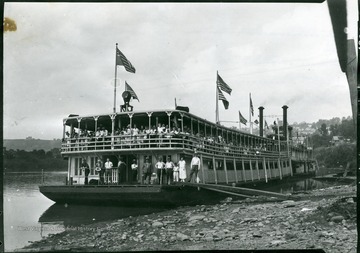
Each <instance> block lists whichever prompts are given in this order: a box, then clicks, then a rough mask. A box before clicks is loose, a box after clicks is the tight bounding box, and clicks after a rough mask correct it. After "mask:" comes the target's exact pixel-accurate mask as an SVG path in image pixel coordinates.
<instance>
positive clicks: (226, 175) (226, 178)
mask: <svg viewBox="0 0 360 253" xmlns="http://www.w3.org/2000/svg"><path fill="white" fill-rule="evenodd" d="M224 171H225V180H226V184H228V183H229V178H228V174H227V167H226V158H225V157H224Z"/></svg>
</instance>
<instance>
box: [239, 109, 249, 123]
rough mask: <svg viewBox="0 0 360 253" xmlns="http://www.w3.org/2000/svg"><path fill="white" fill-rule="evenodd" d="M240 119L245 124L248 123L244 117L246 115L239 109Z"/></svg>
mask: <svg viewBox="0 0 360 253" xmlns="http://www.w3.org/2000/svg"><path fill="white" fill-rule="evenodd" d="M239 121H240V123H243V124H244V125H246V123H247V120H246V119H245V118H244V116H242V114H241V112H240V111H239Z"/></svg>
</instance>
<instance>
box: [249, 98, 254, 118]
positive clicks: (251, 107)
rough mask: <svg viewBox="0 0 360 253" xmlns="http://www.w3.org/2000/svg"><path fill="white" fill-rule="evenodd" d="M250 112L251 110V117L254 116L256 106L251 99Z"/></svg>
mask: <svg viewBox="0 0 360 253" xmlns="http://www.w3.org/2000/svg"><path fill="white" fill-rule="evenodd" d="M250 110H251V115H252V116H254V106H253V103H252V100H251V97H250Z"/></svg>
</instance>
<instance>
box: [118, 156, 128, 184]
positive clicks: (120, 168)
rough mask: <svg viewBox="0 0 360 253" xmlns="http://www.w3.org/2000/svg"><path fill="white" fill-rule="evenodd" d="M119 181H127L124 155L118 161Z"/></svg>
mask: <svg viewBox="0 0 360 253" xmlns="http://www.w3.org/2000/svg"><path fill="white" fill-rule="evenodd" d="M118 173H119V176H118V183H123V182H125V176H126V175H125V174H126V163H124V162H123V159H122V157H120V158H119V162H118Z"/></svg>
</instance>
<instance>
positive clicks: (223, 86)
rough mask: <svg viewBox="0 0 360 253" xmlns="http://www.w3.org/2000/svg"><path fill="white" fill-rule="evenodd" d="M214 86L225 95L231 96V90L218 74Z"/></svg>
mask: <svg viewBox="0 0 360 253" xmlns="http://www.w3.org/2000/svg"><path fill="white" fill-rule="evenodd" d="M216 84H217V87H218V88H219V89H220V90H222V91H225V92H226V93H227V94H229V95H231V91H232V89H231V88H230V87H229V85H227V84H226V83H225V82H224V80H223V79H222V78H221V77H220V76H219V74H217V80H216Z"/></svg>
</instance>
